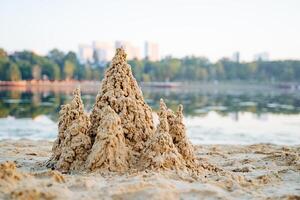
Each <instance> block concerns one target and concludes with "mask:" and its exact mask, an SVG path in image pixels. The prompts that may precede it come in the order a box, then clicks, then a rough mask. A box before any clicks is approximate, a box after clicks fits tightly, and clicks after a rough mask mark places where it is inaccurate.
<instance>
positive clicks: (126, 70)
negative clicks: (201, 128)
mask: <svg viewBox="0 0 300 200" xmlns="http://www.w3.org/2000/svg"><path fill="white" fill-rule="evenodd" d="M182 110H183V107H182V105H180V106H179V108H178V111H177V112H176V113H174V112H173V111H171V110H169V109H168V108H167V106H166V104H165V103H164V101H163V100H161V101H160V111H159V121H160V123H159V125H158V126H157V127H155V126H154V123H153V117H152V110H151V108H150V107H149V106H148V105H147V104H146V102H145V101H144V98H143V95H142V91H141V89H140V88H139V86H138V84H137V82H136V80H135V78H134V77H133V75H132V72H131V67H130V65H128V64H127V63H126V53H125V51H124V50H123V49H122V48H118V49H117V50H116V54H115V56H114V58H113V60H112V63H111V65H110V67H109V68H108V69H107V71H106V73H105V77H104V80H103V81H102V84H101V88H100V91H99V93H98V95H97V97H96V102H95V104H94V107H93V109H92V111H91V114H90V115H89V116H88V115H87V114H86V113H85V111H84V106H83V103H82V100H81V97H80V91H79V89H76V90H75V91H74V98H73V100H72V101H71V103H70V104H66V105H63V106H62V108H61V111H60V112H59V124H58V128H59V132H58V138H57V140H56V141H55V142H54V145H53V149H52V153H53V155H52V157H51V158H50V160H49V161H48V167H52V168H54V169H57V170H60V171H63V172H70V171H83V170H86V171H100V172H105V171H108V172H127V171H130V170H148V169H149V170H166V169H170V170H173V169H174V170H180V169H193V168H195V166H197V161H196V159H195V155H194V150H193V146H192V145H191V143H190V142H189V140H188V138H187V136H186V133H185V126H184V124H183V121H182V120H183V114H182Z"/></svg>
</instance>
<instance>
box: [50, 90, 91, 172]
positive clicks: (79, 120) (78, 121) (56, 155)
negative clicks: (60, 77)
mask: <svg viewBox="0 0 300 200" xmlns="http://www.w3.org/2000/svg"><path fill="white" fill-rule="evenodd" d="M88 128H89V119H88V116H87V115H86V114H85V112H84V105H83V102H82V99H81V94H80V89H79V88H76V89H75V90H74V91H73V99H72V101H71V102H70V103H69V104H66V105H62V106H61V110H60V112H59V119H58V138H57V139H56V140H55V142H54V144H53V148H52V152H53V154H52V157H51V159H50V161H49V162H48V167H52V168H53V167H54V168H58V166H57V163H58V162H59V163H60V164H59V165H60V166H59V168H63V169H64V170H69V167H70V166H69V164H63V162H66V163H72V162H73V160H74V159H75V156H69V157H72V158H70V159H69V161H68V162H67V161H63V160H64V158H66V157H68V156H67V155H66V153H67V152H66V151H67V148H69V147H71V143H72V145H73V146H72V148H73V150H72V149H71V150H68V154H69V155H71V154H74V155H75V152H74V150H75V149H76V148H77V147H78V146H79V148H80V146H82V145H83V146H84V149H89V148H90V147H91V144H90V141H89V140H90V139H89V138H88V137H87V136H86V137H85V136H83V135H86V131H87V130H88ZM82 134H83V135H82ZM77 135H78V136H77ZM73 136H77V137H75V139H73V138H74V137H73ZM82 137H83V138H84V144H78V145H77V146H76V145H74V144H73V143H74V142H76V140H79V139H82ZM78 142H79V143H80V142H81V141H78ZM62 154H63V155H62ZM79 154H80V153H77V155H79ZM77 157H78V156H77ZM79 157H80V156H79ZM76 159H77V158H76ZM76 159H75V160H76ZM67 160H68V159H67ZM83 160H84V159H83ZM63 165H64V166H63ZM66 165H67V166H66Z"/></svg>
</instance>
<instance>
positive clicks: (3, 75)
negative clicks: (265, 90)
mask: <svg viewBox="0 0 300 200" xmlns="http://www.w3.org/2000/svg"><path fill="white" fill-rule="evenodd" d="M95 60H97V59H95ZM128 62H129V64H130V65H131V67H132V71H133V73H134V75H135V77H136V79H137V80H138V81H144V82H147V81H215V80H218V81H234V80H240V81H259V82H276V81H300V61H298V60H283V61H256V62H242V63H239V62H234V61H231V60H229V59H226V58H224V59H221V60H219V61H217V62H215V63H212V62H210V61H209V60H208V59H207V58H204V57H184V58H181V59H178V58H172V57H166V58H164V59H162V60H160V61H157V62H151V61H149V60H147V59H144V60H136V59H134V60H129V61H128ZM108 65H109V64H107V65H106V66H100V65H98V64H97V63H86V64H81V63H80V62H79V59H78V58H77V55H76V54H75V53H74V52H68V53H64V52H61V51H59V50H57V49H54V50H52V51H50V52H49V53H48V55H46V56H39V55H37V54H35V53H33V52H30V51H21V52H15V53H13V54H10V55H8V54H7V53H6V52H5V51H4V50H3V49H0V80H7V81H18V80H32V79H35V80H41V79H43V80H45V79H49V80H70V79H76V80H100V79H101V78H102V77H103V73H104V70H105V68H106V67H107V66H108Z"/></svg>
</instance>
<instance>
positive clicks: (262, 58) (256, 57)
mask: <svg viewBox="0 0 300 200" xmlns="http://www.w3.org/2000/svg"><path fill="white" fill-rule="evenodd" d="M254 60H255V61H269V60H270V55H269V53H268V52H261V53H258V54H255V55H254Z"/></svg>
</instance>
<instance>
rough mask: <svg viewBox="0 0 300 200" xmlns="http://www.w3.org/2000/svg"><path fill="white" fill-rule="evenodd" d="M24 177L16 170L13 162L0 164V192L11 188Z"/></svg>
mask: <svg viewBox="0 0 300 200" xmlns="http://www.w3.org/2000/svg"><path fill="white" fill-rule="evenodd" d="M23 177H24V175H23V174H21V173H19V172H18V171H17V170H16V165H15V163H13V162H5V163H1V164H0V191H1V192H3V191H4V190H7V188H10V187H12V186H13V185H14V184H16V183H17V182H18V181H20V180H21V179H22V178H23Z"/></svg>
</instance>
